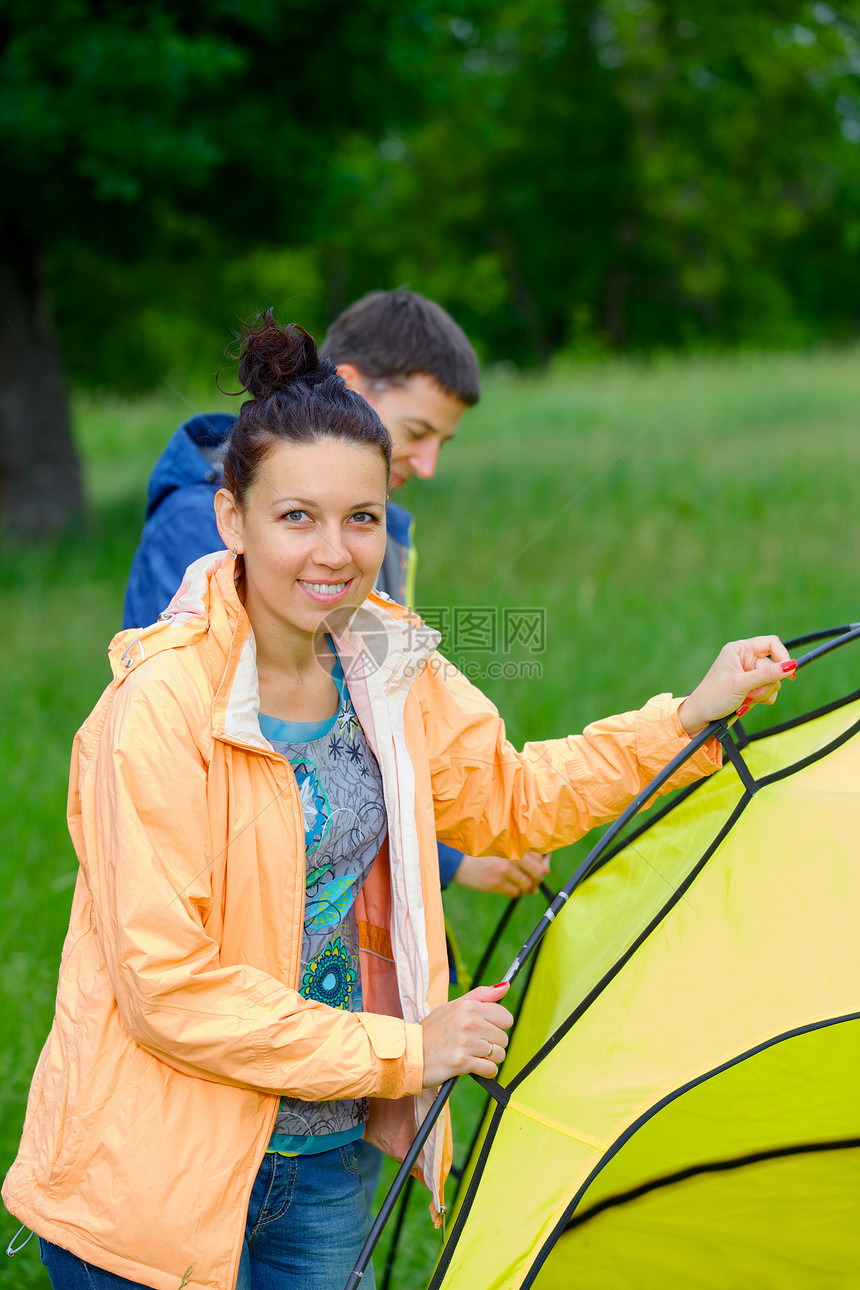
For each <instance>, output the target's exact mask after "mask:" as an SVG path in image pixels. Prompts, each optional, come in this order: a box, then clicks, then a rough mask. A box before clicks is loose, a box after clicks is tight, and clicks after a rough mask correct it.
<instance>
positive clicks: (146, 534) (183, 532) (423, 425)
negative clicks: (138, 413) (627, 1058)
mask: <svg viewBox="0 0 860 1290" xmlns="http://www.w3.org/2000/svg"><path fill="white" fill-rule="evenodd" d="M322 352H323V353H324V354H325V355H326V356H327V357H328V358H330V359H331V360H332V362H333V363H334V364H335V366H336V367H337V370H338V372H339V374H340V375H341V376H342V377H343V379H344V381H345V382H346V384H347V386H348V387H349V388H350V389H353V390H356V391H357V392H358V393H359V394H361V395H362V396H363V397H364V398H365V399H367V402H368V403H369V404H370V405H371V407H372V408H374V409H375V411H376V412H377V414H378V415H379V417H380V419H381V420H382V422H383V423H384V425H385V426H386V428H387V430H388V433H389V435H390V436H391V488H392V490H393V489H396V488H401V487H402V486H403V485H404V484H405V483H406V481H407V480H408V479H410V478H411V477H412V476H413V475H417V476H418V478H419V479H430V478H432V476H433V474H434V472H435V469H436V463H437V460H438V456H439V450H440V449H441V448H442V446H443V445H444V444H446V443H448V442H449V441H450V440H451V439H453V438H454V435H455V433H456V431H457V428H458V426H459V423H460V418H461V417H462V415H463V413H464V412H465V411H466V409H467V408H468V407H471V406H473V405H474V404H476V403H477V402H478V399H479V397H480V390H481V385H480V369H479V365H478V358H477V355H476V354H475V351H474V349H473V348H472V346H471V344H470V343H469V340H468V338H467V337H466V334H465V333H464V332H463V331H462V329H461V328H460V327H458V325H457V324H456V323H455V322H454V320H453V318H451V316H450V315H449V314H448V313H446V312H445V310H444V309H442V308H441V307H440V306H439V305H437V304H435V303H434V302H433V301H432V300H427V299H426V298H425V297H424V296H420V295H418V294H417V293H416V292H412V291H406V290H404V289H402V288H400V289H397V290H395V291H374V292H371V293H370V294H369V295H367V296H363V297H362V299H361V300H358V301H356V303H355V304H353V305H351V306H350V307H349V308H348V309H347V310H345V312H344V313H342V314H341V315H340V316H339V317H338V318H337V319H336V320H335V322H334V323H333V324H332V326H331V328H330V330H329V333H328V335H327V336H326V339H325V341H324V343H323V346H322ZM234 419H235V418H234V417H232V416H229V415H228V414H225V413H209V414H198V415H196V416H194V417H190V418H189V419H188V420H187V421H185V422H183V424H182V425H181V426H180V427H179V429H178V430H177V431H176V432H175V434H174V435H173V437H172V439H171V440H170V442H169V443H168V445H167V447H166V448H165V450H164V452H163V453H162V456H161V457H160V459H159V461H158V462H157V463H156V466H155V469H154V470H153V473H152V476H151V478H150V481H149V492H148V498H147V509H146V520H145V523H144V527H143V533H142V535H141V540H140V545H139V546H138V549H137V552H136V554H135V557H134V560H133V562H132V567H131V573H130V576H129V582H128V588H127V590H126V598H125V611H124V616H123V626H124V627H142V626H144V625H146V624H147V623H151V622H154V621H155V619H156V618H157V617H158V615H159V613H160V612H161V611H162V610H163V609H164V608H165V607H166V606H167V603H168V601H169V600H170V598H171V596H172V595H173V593H174V591H175V590H176V588H177V587H178V586H179V584H180V582H181V581H182V575H183V574H184V572H185V569H186V567H187V566H188V565H189V564H191V563H192V561H193V560H196V559H197V558H198V557H199V556H201V555H206V554H207V553H208V552H210V551H220V550H221V549H222V547H223V542H222V540H221V537H220V535H219V533H218V529H217V526H216V524H215V512H214V508H213V498H214V496H215V493H216V492H217V491H218V488H219V487H220V485H221V461H222V460H223V455H224V451H225V449H226V444H227V440H228V438H229V435H230V430H231V428H232V425H233V421H234ZM386 518H387V525H388V541H387V544H386V551H385V559H384V561H383V565H382V569H381V570H380V575H379V579H378V581H377V587H378V588H379V589H380V590H381V591H384V592H385V593H386V595H389V596H390V597H391V598H392V600H396V601H397V602H398V603H400V604H412V603H413V602H414V574H415V547H414V545H413V541H412V516H411V515H410V514H409V512H408V511H406V510H404V509H403V507H401V506H397V505H396V504H395V503H393V502H389V504H388V510H387V517H386ZM548 867H549V866H548V863H547V861H546V860H545V859H544V857H542V856H538V855H535V854H532V853H529V854H528V855H526V856H524V857H523V859H522V860H508V859H504V858H503V857H500V856H464V855H461V853H460V852H458V851H455V850H454V849H453V848H452V847H448V846H445V845H444V844H443V843H440V844H439V871H440V876H441V879H442V886H443V887H447V886H448V885H449V883H450V882H451V881H455V882H458V883H460V884H461V885H462V886H464V887H472V888H475V889H476V890H479V891H494V892H498V893H499V894H500V895H503V896H520V895H522V894H524V893H526V892H534V891H535V890H536V889H537V887H538V884H539V883H540V882H541V880H542V879H543V877H544V876H545V875H546V873H547V872H548Z"/></svg>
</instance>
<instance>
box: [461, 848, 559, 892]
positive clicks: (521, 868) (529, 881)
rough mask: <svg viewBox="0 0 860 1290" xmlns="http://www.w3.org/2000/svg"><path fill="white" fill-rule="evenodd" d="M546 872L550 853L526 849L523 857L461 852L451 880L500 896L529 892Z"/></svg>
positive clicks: (533, 889)
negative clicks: (471, 854) (518, 858)
mask: <svg viewBox="0 0 860 1290" xmlns="http://www.w3.org/2000/svg"><path fill="white" fill-rule="evenodd" d="M548 873H549V856H544V855H541V853H540V852H539V851H527V852H526V854H525V855H524V856H523V858H522V860H505V859H504V858H503V857H502V856H463V859H462V860H461V861H460V865H459V867H458V869H457V872H456V873H455V874H454V881H455V882H458V883H459V884H460V886H461V887H471V888H472V890H473V891H494V892H496V893H497V894H498V895H499V896H511V897H513V896H532V895H534V893H535V892H536V891H537V889H538V887H539V886H540V884H541V883H542V882H543V880H544V878H545V877H546V876H547V874H548Z"/></svg>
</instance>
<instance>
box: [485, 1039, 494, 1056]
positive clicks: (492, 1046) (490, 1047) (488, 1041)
mask: <svg viewBox="0 0 860 1290" xmlns="http://www.w3.org/2000/svg"><path fill="white" fill-rule="evenodd" d="M487 1043H488V1044H489V1045H490V1046H489V1048H488V1049H487V1057H488V1058H492V1056H493V1053H494V1052H495V1051H496V1045H495V1044H493V1043H490V1040H489V1039H488V1040H487Z"/></svg>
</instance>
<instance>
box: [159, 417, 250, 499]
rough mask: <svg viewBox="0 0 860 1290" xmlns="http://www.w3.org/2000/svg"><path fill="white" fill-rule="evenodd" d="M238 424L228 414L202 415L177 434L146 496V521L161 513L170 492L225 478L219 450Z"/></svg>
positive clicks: (183, 425) (161, 459)
mask: <svg viewBox="0 0 860 1290" xmlns="http://www.w3.org/2000/svg"><path fill="white" fill-rule="evenodd" d="M235 421H236V418H235V417H234V416H231V415H229V413H226V412H205V413H203V412H200V413H197V414H196V415H195V416H193V417H189V418H188V420H187V421H183V422H182V425H181V426H179V428H178V429H177V430H176V431H175V432H174V433H173V435H172V436H171V437H170V439H169V440H168V443H167V446H166V447H165V449H164V452H163V453H162V454H161V456H160V457H159V459H158V461H157V462H156V463H155V466H154V468H153V471H152V474H151V475H150V478H149V488H148V490H147V496H146V518H147V519H149V517H150V516H151V515H153V514H154V513H155V511H157V510H158V508H159V506H160V505H161V503H162V502H163V501H164V499H165V497H167V496H168V494H169V493H172V492H173V491H174V490H175V489H177V488H187V487H188V486H189V485H191V484H216V483H219V482H220V479H221V467H220V464H219V462H218V450H219V449H220V448H222V447H223V446H224V443H225V441H226V440H227V439H228V438H229V436H230V431H231V430H232V429H233V425H234V423H235Z"/></svg>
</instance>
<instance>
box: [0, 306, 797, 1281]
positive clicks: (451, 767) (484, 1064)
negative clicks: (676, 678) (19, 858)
mask: <svg viewBox="0 0 860 1290" xmlns="http://www.w3.org/2000/svg"><path fill="white" fill-rule="evenodd" d="M239 372H240V379H241V380H242V383H243V385H244V387H245V388H246V389H247V390H248V392H249V394H250V395H251V397H250V399H249V400H248V401H247V402H245V403H244V404H243V406H242V409H241V412H240V415H239V419H238V423H237V425H236V428H235V429H234V431H233V434H232V437H231V444H230V450H229V454H228V456H227V459H226V462H225V468H224V487H223V488H222V490H221V491H220V492H219V494H218V499H217V507H218V521H219V525H220V528H221V533H222V536H223V537H224V540H225V542H226V544H227V547H228V549H229V552H230V554H227V553H225V552H219V553H218V554H217V555H214V556H209V555H207V556H204V557H202V558H201V559H200V560H198V561H197V562H196V563H195V564H193V565H191V567H190V568H189V569H188V570H187V572H186V575H185V579H184V581H183V584H182V586H181V587H180V589H179V591H178V592H177V594H176V595H175V596H174V598H173V600H172V601H171V603H170V605H169V607H168V610H167V611H166V612H165V614H164V615H163V616H162V619H161V620H160V621H159V622H157V623H154V624H153V625H152V626H151V627H147V628H145V629H144V630H143V631H141V632H138V631H136V630H130V631H127V632H123V633H120V635H119V636H117V637H116V638H115V640H114V642H113V644H112V646H111V662H112V666H113V671H114V680H113V682H112V684H111V685H110V686H109V687H108V689H107V690H106V691H105V694H104V695H103V696H102V699H101V700H100V702H99V704H98V706H97V707H96V709H95V711H94V712H93V714H92V715H91V717H90V718H89V720H88V721H87V722H85V724H84V726H83V727H82V728H81V730H80V732H79V734H78V736H77V740H76V744H75V749H74V752H73V758H72V776H71V783H70V789H69V827H70V831H71V834H72V838H73V840H74V843H75V848H76V851H77V854H78V859H79V863H80V867H81V873H82V875H83V876H82V879H81V880H80V881H78V883H77V886H76V889H75V898H74V903H73V907H72V914H71V923H70V927H69V933H68V939H67V944H66V951H65V953H64V955H63V959H62V963H61V967H60V980H59V985H58V991H57V1010H56V1015H55V1019H54V1025H53V1028H52V1031H51V1035H50V1037H49V1039H48V1042H47V1044H46V1046H45V1049H44V1052H43V1056H42V1059H41V1060H40V1062H39V1065H38V1068H37V1071H36V1074H35V1076H34V1079H33V1088H32V1093H31V1099H30V1104H29V1114H28V1117H27V1122H26V1125H25V1130H24V1135H23V1138H22V1142H21V1147H20V1151H19V1154H18V1158H17V1160H16V1162H15V1164H14V1165H13V1167H12V1169H11V1170H10V1173H9V1175H8V1177H7V1179H6V1184H5V1186H4V1191H3V1195H4V1199H5V1201H6V1204H7V1206H8V1207H9V1209H10V1210H11V1212H12V1213H14V1214H16V1215H17V1216H18V1217H19V1219H20V1220H21V1221H22V1222H24V1223H26V1224H27V1225H28V1226H30V1227H32V1229H33V1230H34V1231H36V1232H37V1233H38V1234H39V1237H40V1241H41V1248H42V1256H43V1259H44V1261H45V1263H46V1264H47V1267H48V1271H49V1274H50V1276H51V1280H52V1284H53V1285H54V1286H55V1287H59V1286H62V1287H63V1288H64V1290H78V1287H84V1286H87V1287H94V1286H95V1287H98V1290H108V1287H116V1288H117V1290H118V1287H120V1286H132V1287H133V1286H150V1287H154V1290H176V1287H177V1286H179V1285H182V1286H185V1287H187V1288H188V1290H204V1288H206V1287H211V1286H213V1285H217V1286H224V1287H227V1290H232V1288H233V1287H238V1290H262V1288H263V1287H265V1290H272V1288H273V1287H284V1288H286V1287H290V1290H332V1288H333V1287H337V1286H340V1285H343V1284H344V1283H345V1282H346V1280H347V1278H348V1276H349V1274H350V1272H351V1270H352V1267H353V1264H354V1262H355V1260H356V1257H357V1255H358V1253H359V1250H360V1248H361V1245H362V1243H363V1240H364V1237H365V1234H366V1230H367V1220H368V1216H367V1209H366V1202H365V1198H364V1192H363V1187H362V1180H361V1177H360V1173H359V1168H358V1162H359V1156H358V1153H359V1151H360V1149H361V1143H362V1142H363V1141H369V1142H371V1143H373V1144H375V1145H377V1146H378V1147H380V1148H381V1149H382V1150H384V1151H386V1152H387V1153H389V1154H390V1155H392V1156H394V1157H396V1158H398V1159H402V1158H403V1156H404V1155H405V1153H406V1150H407V1149H408V1147H409V1145H410V1142H411V1139H412V1136H413V1134H414V1131H415V1125H416V1122H417V1116H418V1113H419V1102H418V1101H417V1099H418V1098H420V1096H421V1094H422V1090H423V1089H425V1088H432V1087H435V1086H436V1085H438V1084H440V1083H442V1082H443V1081H444V1080H446V1079H448V1078H449V1077H451V1076H454V1075H458V1074H462V1073H466V1072H471V1073H474V1074H476V1075H479V1076H484V1077H486V1078H494V1077H495V1075H496V1074H497V1069H498V1064H499V1063H500V1062H501V1061H502V1059H503V1058H504V1055H505V1049H506V1045H507V1030H508V1028H509V1026H510V1025H511V1023H512V1018H511V1015H510V1013H509V1012H508V1011H507V1009H506V1008H505V1007H504V1006H503V1005H502V1003H501V999H502V997H503V996H504V994H505V992H506V990H507V986H506V985H500V986H493V987H480V988H478V989H476V990H472V991H471V992H470V993H469V994H467V995H464V996H463V997H462V998H459V999H455V1000H454V1001H453V1002H450V1003H449V1002H447V993H448V965H447V957H446V953H445V936H444V920H443V916H442V903H441V895H440V888H439V867H438V860H437V850H436V839H437V836H438V837H440V838H442V839H443V840H444V841H448V842H450V843H452V844H453V845H455V846H457V847H459V848H460V849H462V850H465V851H467V852H468V853H469V854H470V855H513V856H522V855H523V854H525V853H526V852H527V851H529V850H535V851H540V852H546V851H550V850H553V849H555V848H556V847H558V846H563V845H566V844H567V843H569V842H572V841H574V840H575V839H576V838H578V837H580V836H581V835H582V834H583V833H584V832H586V831H587V830H588V829H589V828H590V827H591V826H592V825H593V824H594V823H595V822H596V821H597V819H598V818H611V817H612V816H613V815H615V814H617V813H618V812H619V811H621V810H622V809H623V808H624V807H625V806H626V805H627V804H628V802H629V801H630V800H631V799H632V798H633V797H634V796H635V795H636V794H637V793H638V792H639V791H640V790H641V788H642V787H643V785H644V784H645V782H647V781H648V780H649V779H650V778H651V777H652V776H653V774H654V772H655V770H656V769H658V768H659V767H661V766H662V765H664V764H665V763H666V762H667V761H669V760H670V758H671V757H673V756H674V755H675V754H676V753H677V752H678V751H679V749H680V748H682V747H683V746H684V745H685V744H686V742H687V736H688V734H691V733H693V732H694V731H695V729H696V728H697V727H698V726H699V724H700V723H705V724H707V722H709V721H710V720H711V719H712V718H713V717H716V716H722V715H724V714H726V713H729V712H731V711H733V710H734V709H735V708H736V707H738V706H739V704H740V703H741V701H742V700H744V699H745V698H746V696H747V695H750V696H751V697H752V698H754V699H758V700H760V701H764V702H769V701H771V700H772V698H773V697H774V695H775V693H776V690H777V689H778V688H779V682H780V681H781V680H782V679H784V678H785V676H786V674H787V670H788V669H790V666H791V665H790V663H787V664H785V666H784V667H781V666H780V662H783V661H785V660H786V659H787V655H786V651H785V649H784V647H783V646H782V645H781V644H780V642H779V641H777V640H775V639H774V638H772V637H764V638H759V639H757V640H754V641H750V642H740V643H737V644H735V645H732V646H729V647H727V648H726V650H724V651H723V653H722V654H721V655H720V658H719V660H718V662H717V664H715V666H714V668H713V669H712V670H711V672H710V673H709V674H708V676H707V677H706V678H705V681H704V682H703V683H702V684H701V685H700V686H699V687H698V688H697V690H696V691H694V692H693V694H692V695H691V696H690V697H689V698H688V699H686V700H673V699H671V698H670V696H667V695H661V696H658V698H657V699H654V700H652V701H651V702H650V703H649V704H647V705H646V706H645V708H643V709H642V710H641V711H640V712H634V713H626V714H624V715H622V716H618V717H609V718H607V719H605V720H604V721H602V722H597V723H595V724H594V725H592V726H590V727H589V728H588V730H587V731H586V733H585V734H584V735H580V736H570V737H569V738H567V739H559V740H549V741H546V742H544V743H541V744H540V745H538V746H536V747H533V748H532V749H530V750H526V751H524V752H517V750H516V749H514V748H513V747H512V746H511V744H510V743H509V742H508V741H507V738H506V736H505V730H504V725H503V723H502V721H501V719H500V717H499V715H498V713H497V712H496V710H495V708H494V707H493V706H492V704H490V703H489V701H488V700H487V699H486V698H485V697H484V696H483V695H482V694H481V693H480V692H479V691H478V690H476V689H475V688H474V687H473V686H471V685H470V684H469V683H468V681H466V680H465V678H464V677H462V676H461V675H460V674H459V673H458V672H457V671H456V669H454V668H452V667H451V666H450V665H449V664H448V663H446V661H445V660H444V659H442V658H441V657H440V656H439V655H438V654H436V652H435V649H434V645H435V640H436V637H435V634H434V633H432V632H428V631H427V630H426V629H422V628H421V627H420V624H418V623H417V622H416V620H415V619H414V618H413V616H411V615H410V614H409V613H408V611H406V610H403V609H401V608H400V607H399V606H397V605H393V604H392V603H391V602H388V601H386V600H383V599H381V598H379V597H377V596H375V595H374V594H373V592H372V590H371V588H372V586H373V582H374V578H375V576H376V571H377V569H378V566H379V562H380V560H381V558H382V553H383V549H384V544H385V504H386V494H387V485H388V469H389V457H390V445H389V439H388V434H387V432H386V430H385V429H384V428H383V426H382V423H381V421H380V420H379V418H378V416H377V415H376V413H375V412H374V411H373V410H372V409H371V408H370V407H369V405H368V404H367V403H366V402H365V401H364V399H363V398H362V397H361V396H360V395H359V394H358V393H355V392H352V391H350V390H348V389H347V387H346V386H345V384H344V382H343V381H342V379H341V378H340V377H339V376H338V375H337V374H336V373H335V371H334V368H333V366H332V364H331V363H330V362H328V361H327V360H325V359H320V358H319V357H318V355H317V350H316V346H315V344H314V342H313V340H312V339H311V337H310V336H309V335H308V334H307V333H306V332H304V331H302V329H301V328H298V327H286V328H283V329H282V328H279V327H278V326H277V325H276V324H275V322H274V319H273V318H272V316H271V314H268V315H267V316H266V317H265V318H264V319H263V320H262V321H261V322H260V323H259V324H258V325H256V326H255V327H252V328H251V329H249V331H248V332H247V333H246V336H245V338H244V341H243V350H242V355H241V362H240V368H239ZM231 556H232V558H231ZM718 760H719V758H718V753H717V751H716V750H715V749H714V748H713V747H708V748H706V749H704V750H702V751H700V753H699V754H698V755H697V757H696V758H695V759H693V760H691V761H690V762H689V763H687V765H686V766H685V771H684V774H685V776H686V777H687V778H692V777H695V776H697V775H701V774H705V773H707V772H708V771H709V770H711V769H713V767H714V766H715V764H716V763H717V761H718ZM677 782H678V781H677V780H674V781H670V783H669V785H668V786H667V787H674V786H675V785H676V783H677ZM450 1160H451V1144H450V1133H449V1130H448V1126H447V1123H446V1122H440V1124H439V1125H438V1126H437V1128H436V1129H435V1130H434V1131H433V1133H432V1134H431V1136H430V1137H429V1138H428V1140H427V1142H426V1144H425V1147H424V1151H423V1154H422V1156H421V1158H420V1162H419V1166H418V1167H419V1169H420V1171H421V1174H422V1177H423V1179H424V1181H425V1183H426V1185H427V1187H428V1188H429V1190H430V1192H431V1193H432V1196H433V1205H434V1211H435V1213H436V1215H437V1216H438V1215H439V1214H440V1212H441V1211H442V1210H443V1206H444V1190H443V1189H444V1182H445V1177H446V1174H447V1172H448V1169H449V1166H450ZM363 1285H365V1286H367V1287H368V1290H371V1288H372V1285H373V1274H372V1270H371V1269H368V1271H367V1272H366V1273H365V1276H364V1280H363Z"/></svg>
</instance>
